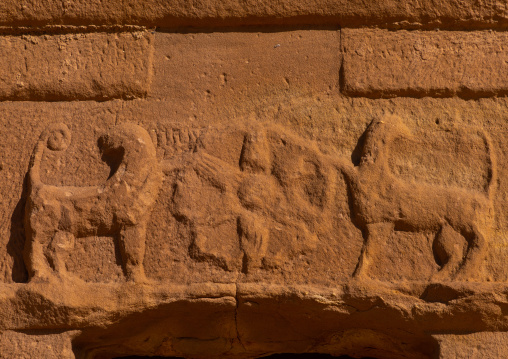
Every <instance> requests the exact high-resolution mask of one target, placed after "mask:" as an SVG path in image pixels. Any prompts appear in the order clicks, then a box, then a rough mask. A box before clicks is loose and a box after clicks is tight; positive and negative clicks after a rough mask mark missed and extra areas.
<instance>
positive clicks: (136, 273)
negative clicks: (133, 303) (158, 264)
mask: <svg viewBox="0 0 508 359" xmlns="http://www.w3.org/2000/svg"><path fill="white" fill-rule="evenodd" d="M145 237H146V227H145V225H144V224H138V225H136V226H128V227H124V228H122V230H121V231H120V238H119V247H120V253H121V256H122V263H123V269H124V272H125V276H126V277H127V280H129V281H134V282H138V283H146V282H148V280H147V278H146V276H145V271H144V268H143V259H144V256H145Z"/></svg>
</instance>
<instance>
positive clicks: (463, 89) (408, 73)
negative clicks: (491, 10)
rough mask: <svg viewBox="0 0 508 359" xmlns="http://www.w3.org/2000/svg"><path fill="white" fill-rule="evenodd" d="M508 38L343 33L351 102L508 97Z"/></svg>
mask: <svg viewBox="0 0 508 359" xmlns="http://www.w3.org/2000/svg"><path fill="white" fill-rule="evenodd" d="M507 41H508V35H506V34H505V33H504V32H491V31H475V32H464V31H387V30H367V29H362V30H359V29H358V30H356V29H345V30H343V31H342V47H343V51H344V63H343V66H344V72H343V76H344V78H343V84H344V86H343V89H342V90H343V91H344V93H346V94H348V95H352V96H368V97H395V96H417V97H423V96H437V97H443V96H456V95H458V96H463V97H473V98H475V97H486V96H495V95H499V96H501V95H505V94H506V93H507V92H508V80H507V79H508V56H507V55H506V51H505V49H506V46H507V45H506V44H507Z"/></svg>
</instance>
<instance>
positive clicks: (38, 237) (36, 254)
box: [23, 225, 54, 282]
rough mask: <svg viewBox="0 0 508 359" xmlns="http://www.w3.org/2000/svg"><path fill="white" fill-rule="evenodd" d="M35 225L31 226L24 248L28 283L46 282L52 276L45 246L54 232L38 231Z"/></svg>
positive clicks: (42, 229)
mask: <svg viewBox="0 0 508 359" xmlns="http://www.w3.org/2000/svg"><path fill="white" fill-rule="evenodd" d="M37 227H38V226H37V225H32V226H31V231H30V232H31V233H30V235H29V236H27V239H26V242H25V248H24V253H23V256H24V260H25V265H26V269H27V271H28V277H29V278H30V282H32V281H34V282H41V281H48V280H49V279H50V277H52V276H53V269H52V268H51V266H50V263H49V259H50V258H48V253H47V246H48V245H49V243H50V242H51V239H52V238H53V235H54V232H53V231H51V232H50V231H47V230H44V228H41V229H40V230H38V228H37Z"/></svg>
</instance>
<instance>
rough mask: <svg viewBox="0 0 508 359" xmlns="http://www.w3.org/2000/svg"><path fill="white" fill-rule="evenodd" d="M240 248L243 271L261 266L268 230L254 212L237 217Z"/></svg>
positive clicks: (266, 244)
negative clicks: (242, 255)
mask: <svg viewBox="0 0 508 359" xmlns="http://www.w3.org/2000/svg"><path fill="white" fill-rule="evenodd" d="M238 232H239V233H240V248H241V249H242V251H243V253H244V258H243V262H244V263H243V272H244V273H248V272H249V271H250V270H252V269H253V268H259V267H261V262H262V260H263V258H264V257H265V254H266V249H267V246H268V237H269V231H268V228H267V227H266V225H265V224H264V223H263V222H262V221H261V220H260V218H258V217H257V216H256V215H254V214H247V215H241V216H239V218H238Z"/></svg>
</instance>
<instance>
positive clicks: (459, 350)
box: [433, 332, 508, 359]
mask: <svg viewBox="0 0 508 359" xmlns="http://www.w3.org/2000/svg"><path fill="white" fill-rule="evenodd" d="M433 337H434V338H435V339H436V340H437V341H438V343H439V358H440V359H448V358H469V359H497V358H504V357H505V356H506V353H508V333H507V332H479V333H471V334H462V335H461V334H436V335H433Z"/></svg>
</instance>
